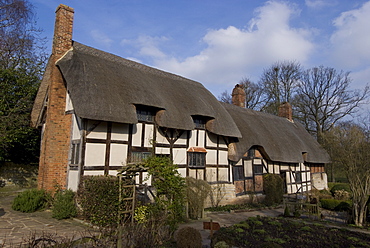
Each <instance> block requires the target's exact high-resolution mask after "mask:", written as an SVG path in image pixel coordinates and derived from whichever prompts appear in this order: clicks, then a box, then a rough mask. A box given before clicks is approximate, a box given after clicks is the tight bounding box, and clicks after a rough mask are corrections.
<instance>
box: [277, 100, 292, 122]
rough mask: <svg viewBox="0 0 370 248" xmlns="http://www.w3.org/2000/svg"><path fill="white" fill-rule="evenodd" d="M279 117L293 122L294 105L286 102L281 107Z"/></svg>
mask: <svg viewBox="0 0 370 248" xmlns="http://www.w3.org/2000/svg"><path fill="white" fill-rule="evenodd" d="M278 115H279V116H280V117H284V118H287V119H288V120H289V121H293V110H292V105H290V103H288V102H284V103H282V104H281V105H280V106H279V111H278Z"/></svg>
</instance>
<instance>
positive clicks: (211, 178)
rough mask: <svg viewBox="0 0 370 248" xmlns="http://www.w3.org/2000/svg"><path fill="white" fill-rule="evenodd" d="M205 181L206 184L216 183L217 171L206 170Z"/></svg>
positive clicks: (214, 169)
mask: <svg viewBox="0 0 370 248" xmlns="http://www.w3.org/2000/svg"><path fill="white" fill-rule="evenodd" d="M206 179H207V182H216V181H217V169H216V168H207V169H206Z"/></svg>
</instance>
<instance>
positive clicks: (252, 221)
mask: <svg viewBox="0 0 370 248" xmlns="http://www.w3.org/2000/svg"><path fill="white" fill-rule="evenodd" d="M220 241H225V242H226V243H227V244H228V245H229V246H230V247H231V246H233V247H300V248H301V247H310V248H313V247H320V248H321V247H370V235H369V234H365V233H360V232H353V231H349V230H347V229H341V228H335V227H328V226H326V225H325V224H324V223H319V222H305V221H301V220H295V219H291V218H284V217H279V218H269V217H251V218H248V219H247V220H246V221H242V222H240V223H239V224H235V225H233V226H231V227H226V228H221V229H220V230H219V231H218V232H216V233H215V234H214V236H213V238H212V244H213V245H215V244H216V243H217V242H220ZM218 246H219V247H224V246H221V244H218ZM216 247H217V245H216Z"/></svg>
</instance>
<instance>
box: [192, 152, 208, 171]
mask: <svg viewBox="0 0 370 248" xmlns="http://www.w3.org/2000/svg"><path fill="white" fill-rule="evenodd" d="M188 166H189V168H205V167H206V153H205V152H188Z"/></svg>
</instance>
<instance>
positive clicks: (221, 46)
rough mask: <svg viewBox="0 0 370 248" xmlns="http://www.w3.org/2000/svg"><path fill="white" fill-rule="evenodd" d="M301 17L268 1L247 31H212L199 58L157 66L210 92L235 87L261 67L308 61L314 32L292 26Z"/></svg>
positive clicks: (290, 8) (171, 60) (157, 62)
mask: <svg viewBox="0 0 370 248" xmlns="http://www.w3.org/2000/svg"><path fill="white" fill-rule="evenodd" d="M298 14H299V11H298V10H297V9H296V8H295V7H294V6H292V5H288V4H286V3H281V2H275V1H269V2H267V3H266V4H265V5H264V6H263V7H261V8H258V9H257V10H256V18H254V19H252V20H251V21H250V22H249V28H248V29H247V30H244V29H238V28H236V27H234V26H229V27H228V28H226V29H218V30H210V31H208V33H207V34H206V35H205V36H204V37H203V42H205V43H206V44H207V46H206V48H205V49H204V50H203V51H201V52H200V53H199V54H198V55H195V56H192V57H188V58H186V59H184V60H182V61H179V60H177V59H176V58H173V57H171V58H169V57H165V59H159V60H155V65H156V66H158V67H160V68H164V69H166V70H168V71H172V72H175V73H178V74H181V75H185V76H186V77H190V78H193V79H196V80H198V81H200V82H202V83H204V84H206V85H207V87H208V88H210V89H212V87H220V86H221V85H223V84H224V85H225V84H229V85H233V84H235V83H237V82H239V81H240V80H241V79H242V78H243V77H246V76H247V77H250V76H252V77H253V76H255V79H257V76H259V75H260V74H261V67H268V66H270V65H271V64H272V63H274V62H276V61H278V60H297V61H300V62H304V61H306V60H307V59H308V57H309V54H310V52H311V51H312V50H313V48H314V45H313V44H312V43H311V42H310V41H309V36H310V34H311V31H310V30H303V29H294V28H292V27H290V25H289V21H290V19H291V18H292V16H294V15H298ZM257 70H258V71H257ZM211 84H212V85H213V86H211ZM223 87H224V86H223ZM228 88H230V87H228Z"/></svg>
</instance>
